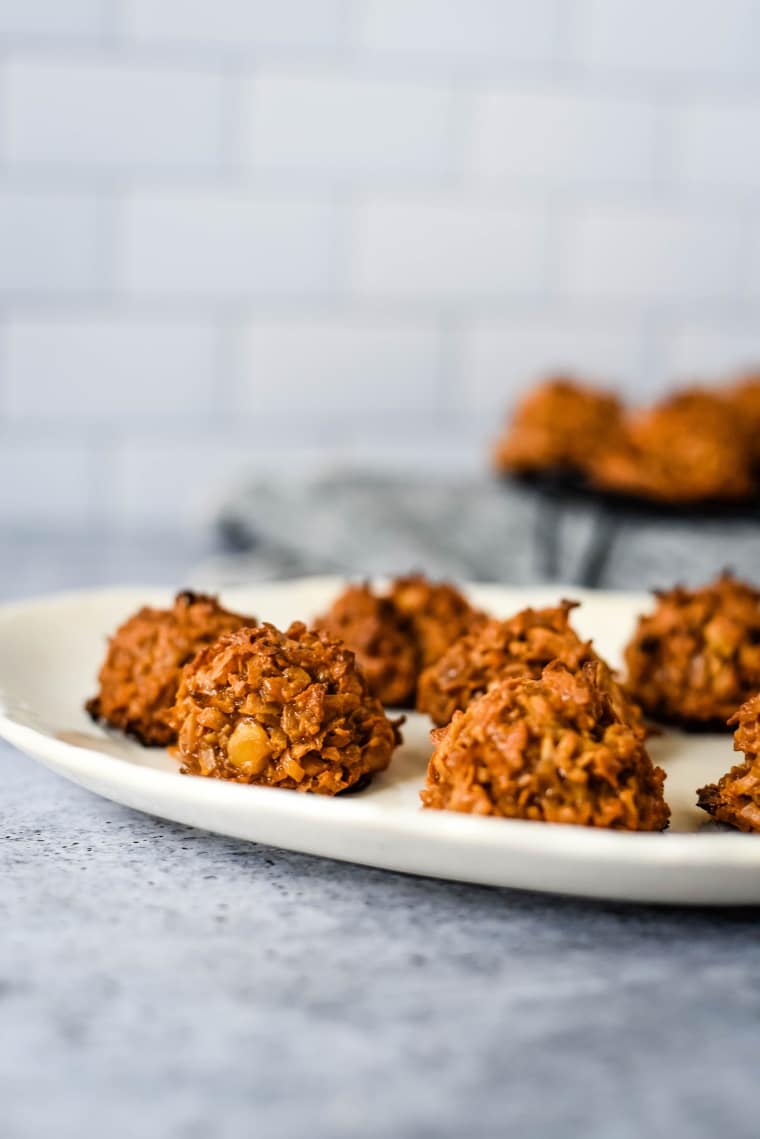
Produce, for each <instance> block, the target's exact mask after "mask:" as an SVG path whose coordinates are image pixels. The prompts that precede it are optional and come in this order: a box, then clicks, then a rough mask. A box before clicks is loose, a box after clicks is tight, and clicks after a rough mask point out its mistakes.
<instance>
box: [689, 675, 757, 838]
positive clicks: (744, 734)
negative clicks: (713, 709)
mask: <svg viewBox="0 0 760 1139" xmlns="http://www.w3.org/2000/svg"><path fill="white" fill-rule="evenodd" d="M729 723H730V724H736V725H737V728H736V731H735V733H734V751H742V752H744V762H743V763H737V764H736V766H735V767H732V768H731V770H730V771H727V772H726V774H725V775H724V776H723V777H722V778H721V779H719V780H718V782H717V783H708V785H707V786H706V787H702V788H700V790H699V791H698V792H697V795H698V799H697V802H698V804H699V806H700V807H701V808H702V810H703V811H707V813H708V814H710V815H712V816H713V818H715V819H718V820H719V821H720V822H722V823H728V825H729V826H732V827H736V828H737V830H740V831H754V832H757V833H760V695H758V696H753V697H752V698H751V699H750V700H748V701H747V702H746V703H745V704H742V706H741V708H740V709H739V711H738V712H736V713H735V715H734V716H732V717H731V719H730V721H729Z"/></svg>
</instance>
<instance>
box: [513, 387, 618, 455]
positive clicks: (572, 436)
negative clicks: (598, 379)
mask: <svg viewBox="0 0 760 1139" xmlns="http://www.w3.org/2000/svg"><path fill="white" fill-rule="evenodd" d="M622 416H623V411H622V405H621V403H620V401H619V400H618V399H617V397H616V396H614V395H613V394H612V393H611V392H605V391H599V390H596V389H595V388H592V387H587V386H585V385H583V384H579V383H577V382H576V381H575V380H572V379H566V378H563V377H560V378H557V379H550V380H547V381H546V382H545V383H543V384H540V385H539V386H538V387H536V388H534V389H533V390H532V391H530V392H528V393H527V395H525V396H524V397H523V399H522V400H521V402H520V403H519V404H518V406H517V408H516V410H515V412H514V414H513V416H512V419H511V422H510V423H509V425H508V427H507V430H506V431H505V433H504V435H503V436H502V438H501V439H500V440H499V441H498V443H497V445H496V448H495V450H494V464H495V466H496V468H497V470H500V471H523V472H530V471H543V470H557V469H570V470H575V471H582V470H584V469H585V467H586V464H587V462H588V456H589V454H592V453H594V452H595V451H597V450H598V449H599V448H600V447H601V446H607V445H609V443H610V440H611V439H612V438H613V437H614V436H615V434H616V433H617V431H618V429H619V428H620V427H621V425H622Z"/></svg>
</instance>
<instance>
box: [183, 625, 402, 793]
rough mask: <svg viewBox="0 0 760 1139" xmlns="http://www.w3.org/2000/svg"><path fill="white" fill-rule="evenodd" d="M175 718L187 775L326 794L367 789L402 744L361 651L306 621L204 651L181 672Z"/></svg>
mask: <svg viewBox="0 0 760 1139" xmlns="http://www.w3.org/2000/svg"><path fill="white" fill-rule="evenodd" d="M173 722H174V724H175V725H176V728H177V730H178V735H179V739H178V745H177V748H176V755H177V757H178V758H179V759H180V760H181V762H182V770H183V772H185V773H186V774H192V775H205V776H211V777H213V778H216V779H227V780H231V781H233V782H236V783H256V784H261V785H265V786H269V787H284V788H290V789H293V790H296V791H311V792H314V793H316V794H319V795H336V794H338V793H339V792H341V791H346V790H348V789H349V788H358V787H360V786H363V785H364V784H365V783H366V782H367V781H368V779H369V778H370V777H371V776H372V775H373V774H374V773H375V772H378V771H383V770H384V769H385V768H386V767H387V766H388V764H389V763H390V760H391V755H392V754H393V750H394V748H395V747H396V745H397V744H398V743H399V742H400V735H399V733H398V730H397V728H396V726H395V725H394V724H393V723H392V722H391V721H390V720H389V719H388V718H387V717H386V715H385V713H384V712H383V709H382V706H381V704H380V702H379V701H378V700H377V699H376V698H375V697H374V696H372V695H370V692H369V689H368V686H367V683H366V681H365V679H364V677H363V676H362V674H361V673H360V672H359V670H358V669H357V667H356V664H355V661H354V654H353V653H352V652H350V651H349V650H348V649H347V648H346V647H345V646H344V645H342V644H341V643H339V642H337V641H333V640H330V638H329V637H327V636H326V635H325V634H319V633H315V632H311V631H309V630H308V629H307V628H306V626H305V625H303V624H301V623H300V622H296V623H294V624H293V625H291V626H290V628H289V629H288V630H287V632H285V633H283V632H280V631H279V630H278V629H276V628H275V627H274V626H273V625H269V624H264V625H261V626H260V627H259V628H256V629H241V630H239V631H238V632H236V633H230V634H228V635H227V636H224V637H222V638H220V639H219V640H218V641H217V642H216V643H215V644H213V645H211V646H209V647H208V648H207V649H205V650H204V651H203V652H202V653H201V654H200V655H199V656H198V657H196V659H195V660H194V661H193V662H192V664H191V665H189V666H188V667H187V668H186V669H185V670H184V672H183V675H182V680H181V683H180V687H179V692H178V694H177V702H176V705H175V707H174V712H173Z"/></svg>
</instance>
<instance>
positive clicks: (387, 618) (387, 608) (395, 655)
mask: <svg viewBox="0 0 760 1139" xmlns="http://www.w3.org/2000/svg"><path fill="white" fill-rule="evenodd" d="M314 625H315V627H316V628H317V629H323V630H324V631H325V632H326V633H328V634H329V635H330V636H331V637H335V638H336V639H337V640H341V641H343V642H344V643H345V644H346V645H347V646H348V647H349V648H350V649H351V651H352V652H353V653H354V654H355V656H356V663H357V664H358V665H359V667H360V669H361V670H362V672H363V673H364V676H365V677H366V680H367V684H368V685H369V689H370V692H371V693H372V694H373V696H376V697H377V699H378V700H379V701H380V702H381V703H382V704H385V705H388V706H390V707H394V708H407V707H410V706H411V705H412V703H413V701H414V692H415V688H416V685H417V671H418V666H417V646H416V643H415V639H414V636H413V634H412V630H411V628H410V627H409V623H408V621H406V620H405V619H404V618H403V617H402V616H401V614H400V613H399V612H398V610H397V609H396V607H395V605H394V604H393V602H392V601H391V600H390V599H389V598H387V597H378V596H377V594H376V593H374V592H373V590H372V589H371V588H370V587H369V586H368V585H350V586H348V588H347V589H345V590H344V591H343V592H342V593H341V594H340V596H339V597H336V599H335V601H334V602H333V603H332V605H331V606H330V608H329V610H328V611H327V613H325V614H324V615H323V616H321V617H318V618H317V619H316V621H315V622H314Z"/></svg>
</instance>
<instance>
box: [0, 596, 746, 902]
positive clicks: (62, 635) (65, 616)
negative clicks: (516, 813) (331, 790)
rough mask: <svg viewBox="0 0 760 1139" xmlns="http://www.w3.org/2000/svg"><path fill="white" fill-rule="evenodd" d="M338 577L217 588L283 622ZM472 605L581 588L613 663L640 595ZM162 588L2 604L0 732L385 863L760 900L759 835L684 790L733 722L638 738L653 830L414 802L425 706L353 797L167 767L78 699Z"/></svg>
mask: <svg viewBox="0 0 760 1139" xmlns="http://www.w3.org/2000/svg"><path fill="white" fill-rule="evenodd" d="M341 584H342V583H341V582H340V581H339V580H338V579H335V578H308V579H303V580H300V581H291V582H279V583H274V584H266V585H255V586H251V587H249V588H245V589H234V590H228V591H227V592H225V593H224V594H223V601H224V602H225V603H226V604H228V605H229V606H230V607H232V608H238V609H240V610H242V611H243V612H252V613H256V614H257V615H258V616H259V617H261V618H264V619H266V620H270V621H273V622H274V623H275V624H277V625H280V626H283V625H286V624H287V623H288V622H289V621H290V620H292V619H295V618H304V619H307V620H308V618H310V617H311V616H313V615H314V614H316V613H318V612H319V611H320V610H322V609H323V608H324V607H325V606H326V604H328V603H329V601H330V600H331V598H332V597H333V596H334V595H335V593H336V592H337V591H338V589H339V588H340V587H341ZM468 592H469V594H470V595H471V597H472V598H473V600H475V601H476V602H477V603H478V604H480V605H482V606H484V607H486V608H488V609H490V610H491V611H492V612H494V613H496V614H499V615H502V616H507V615H508V614H510V613H513V612H515V611H516V610H518V609H520V608H523V607H524V606H525V605H529V604H536V605H541V604H548V603H552V602H554V601H556V600H557V599H558V598H559V597H561V596H572V597H576V598H578V599H579V600H581V601H582V602H583V604H582V607H581V608H580V609H579V610H578V611H577V612H576V614H575V623H576V625H577V627H578V628H579V630H580V631H581V632H582V633H583V634H585V635H586V636H593V637H594V640H595V643H596V645H597V647H598V649H599V650H600V652H602V653H603V654H604V655H606V656H607V657H608V658H609V659H610V660H611V661H612V662H613V663H618V661H619V658H620V651H621V647H622V645H623V644H624V643H625V640H626V639H627V637H628V636H629V634H630V631H631V629H632V627H633V623H634V620H635V617H636V614H637V613H638V612H640V611H641V609H642V608H643V607H646V606H647V605H648V604H649V600H648V598H647V597H646V596H644V595H643V594H623V593H592V592H587V591H583V590H579V589H576V588H574V587H573V588H561V587H553V588H543V587H542V588H536V589H511V588H505V587H501V586H492V585H488V586H470V587H468ZM169 600H170V594H169V592H168V591H166V590H157V589H148V588H146V589H138V588H132V587H130V588H119V589H110V590H97V591H92V592H87V593H78V594H68V595H64V596H57V597H51V598H47V599H43V600H40V601H30V602H22V603H20V604H16V605H8V606H5V607H4V608H2V609H0V711H1V712H2V714H1V715H0V735H1V736H3V737H5V739H7V740H9V741H10V742H11V743H12V744H15V745H16V747H18V748H20V750H21V751H23V752H26V753H27V754H28V755H30V756H33V757H34V758H35V759H39V760H41V761H42V763H44V764H45V765H46V766H47V767H50V768H52V769H53V770H54V771H57V772H59V773H60V774H61V775H63V776H65V777H66V778H67V779H71V780H73V781H74V782H75V783H79V784H81V785H82V786H83V787H87V788H88V789H89V790H91V791H94V792H95V793H96V794H99V795H103V796H105V797H106V798H108V799H112V800H113V801H114V802H117V803H123V804H125V805H126V806H128V807H133V808H136V809H137V810H140V811H145V812H147V813H148V814H152V815H158V816H160V817H162V818H166V819H173V820H175V821H176V822H180V823H186V824H188V825H190V826H194V827H201V828H203V829H204V830H208V831H213V832H216V833H218V834H224V835H231V836H233V837H235V838H241V839H248V840H250V841H252V842H262V843H268V844H271V845H273V846H280V847H284V848H286V849H289V850H298V851H303V852H305V853H308V854H316V855H323V856H325V857H327V858H337V859H341V860H344V861H349V862H358V863H363V864H365V865H368V866H377V867H382V868H385V869H389V870H399V871H404V872H406V873H411V874H423V875H428V876H430V877H435V878H453V879H458V880H460V881H464V882H478V883H482V884H485V885H493V886H513V887H518V888H520V889H530V890H547V891H552V892H556V893H562V894H578V895H585V896H587V897H596V898H610V899H617V900H621V901H639V902H670V903H679V904H710V905H736V904H760V836H757V837H755V836H753V835H742V834H737V833H733V832H726V831H723V830H721V829H719V828H717V827H715V826H713V825H712V824H711V823H710V822H709V820H708V819H707V816H706V815H705V814H704V813H703V812H702V811H700V810H699V809H698V808H697V807H696V806H695V800H696V795H695V792H696V789H697V787H700V786H702V785H703V784H704V783H706V782H709V781H710V780H713V779H715V778H717V777H718V776H719V775H721V774H722V773H723V772H724V771H725V770H726V769H727V768H728V767H729V765H730V764H731V763H732V762H733V754H732V750H731V742H732V741H731V736H730V735H729V734H726V735H725V736H699V735H697V736H688V735H683V734H681V733H677V732H672V733H667V734H665V735H663V736H662V737H661V738H659V739H655V740H653V741H652V742H651V752H652V755H653V758H654V759H655V761H656V762H658V763H660V764H661V765H662V766H663V767H664V768H665V769H666V771H667V773H668V779H667V783H666V795H667V799H668V802H669V803H670V805H671V808H672V811H673V818H672V823H671V827H670V829H669V831H667V832H666V833H665V834H627V833H621V832H615V831H602V830H592V829H585V828H582V827H571V826H558V825H547V824H542V823H531V822H521V821H513V820H504V819H488V818H486V819H484V818H475V817H470V816H465V815H457V814H453V813H447V812H439V811H422V810H421V809H420V808H419V799H418V792H419V789H420V787H421V786H422V783H423V781H424V776H425V768H426V764H427V759H428V756H429V754H430V743H429V738H428V732H429V729H430V723H429V721H428V720H427V719H426V717H423V716H419V715H415V714H412V715H410V716H409V718H408V720H407V723H406V725H405V727H404V745H403V747H402V748H400V749H399V751H398V752H397V753H396V755H395V757H394V760H393V762H392V764H391V767H390V769H389V770H388V771H387V772H385V773H384V774H383V775H382V776H380V777H379V778H377V779H376V780H375V781H374V783H373V784H372V786H371V787H369V788H368V789H367V790H366V791H363V792H361V793H359V794H357V795H354V796H350V795H349V796H346V797H341V798H338V799H327V798H322V797H319V796H310V795H301V794H298V793H295V792H292V791H281V790H275V789H271V788H263V787H247V786H241V785H238V784H225V783H221V782H217V781H215V780H211V779H201V778H192V777H188V776H183V775H180V774H179V773H178V770H177V764H176V763H175V761H174V760H172V759H171V758H170V757H169V756H168V755H167V753H166V752H164V751H162V750H156V749H147V748H142V747H140V746H139V745H138V744H136V743H133V742H132V741H129V740H126V739H124V738H122V737H121V736H118V735H115V734H111V733H106V732H103V731H101V730H100V729H99V728H97V727H96V726H95V725H94V724H92V722H91V721H90V720H89V719H88V717H87V716H86V715H85V713H84V712H83V711H82V704H83V701H84V699H85V698H86V697H87V696H89V695H91V694H92V692H93V691H94V686H95V674H96V672H97V669H98V666H99V664H100V661H101V659H102V656H103V652H104V646H105V638H106V636H107V635H108V634H109V633H111V632H112V631H113V630H114V629H115V628H116V626H117V625H118V624H119V623H120V622H121V621H122V620H123V619H124V618H125V617H126V616H127V615H128V614H129V613H131V612H132V611H133V610H135V609H136V608H137V607H138V606H139V605H142V604H157V605H163V604H166V603H168V602H169Z"/></svg>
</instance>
